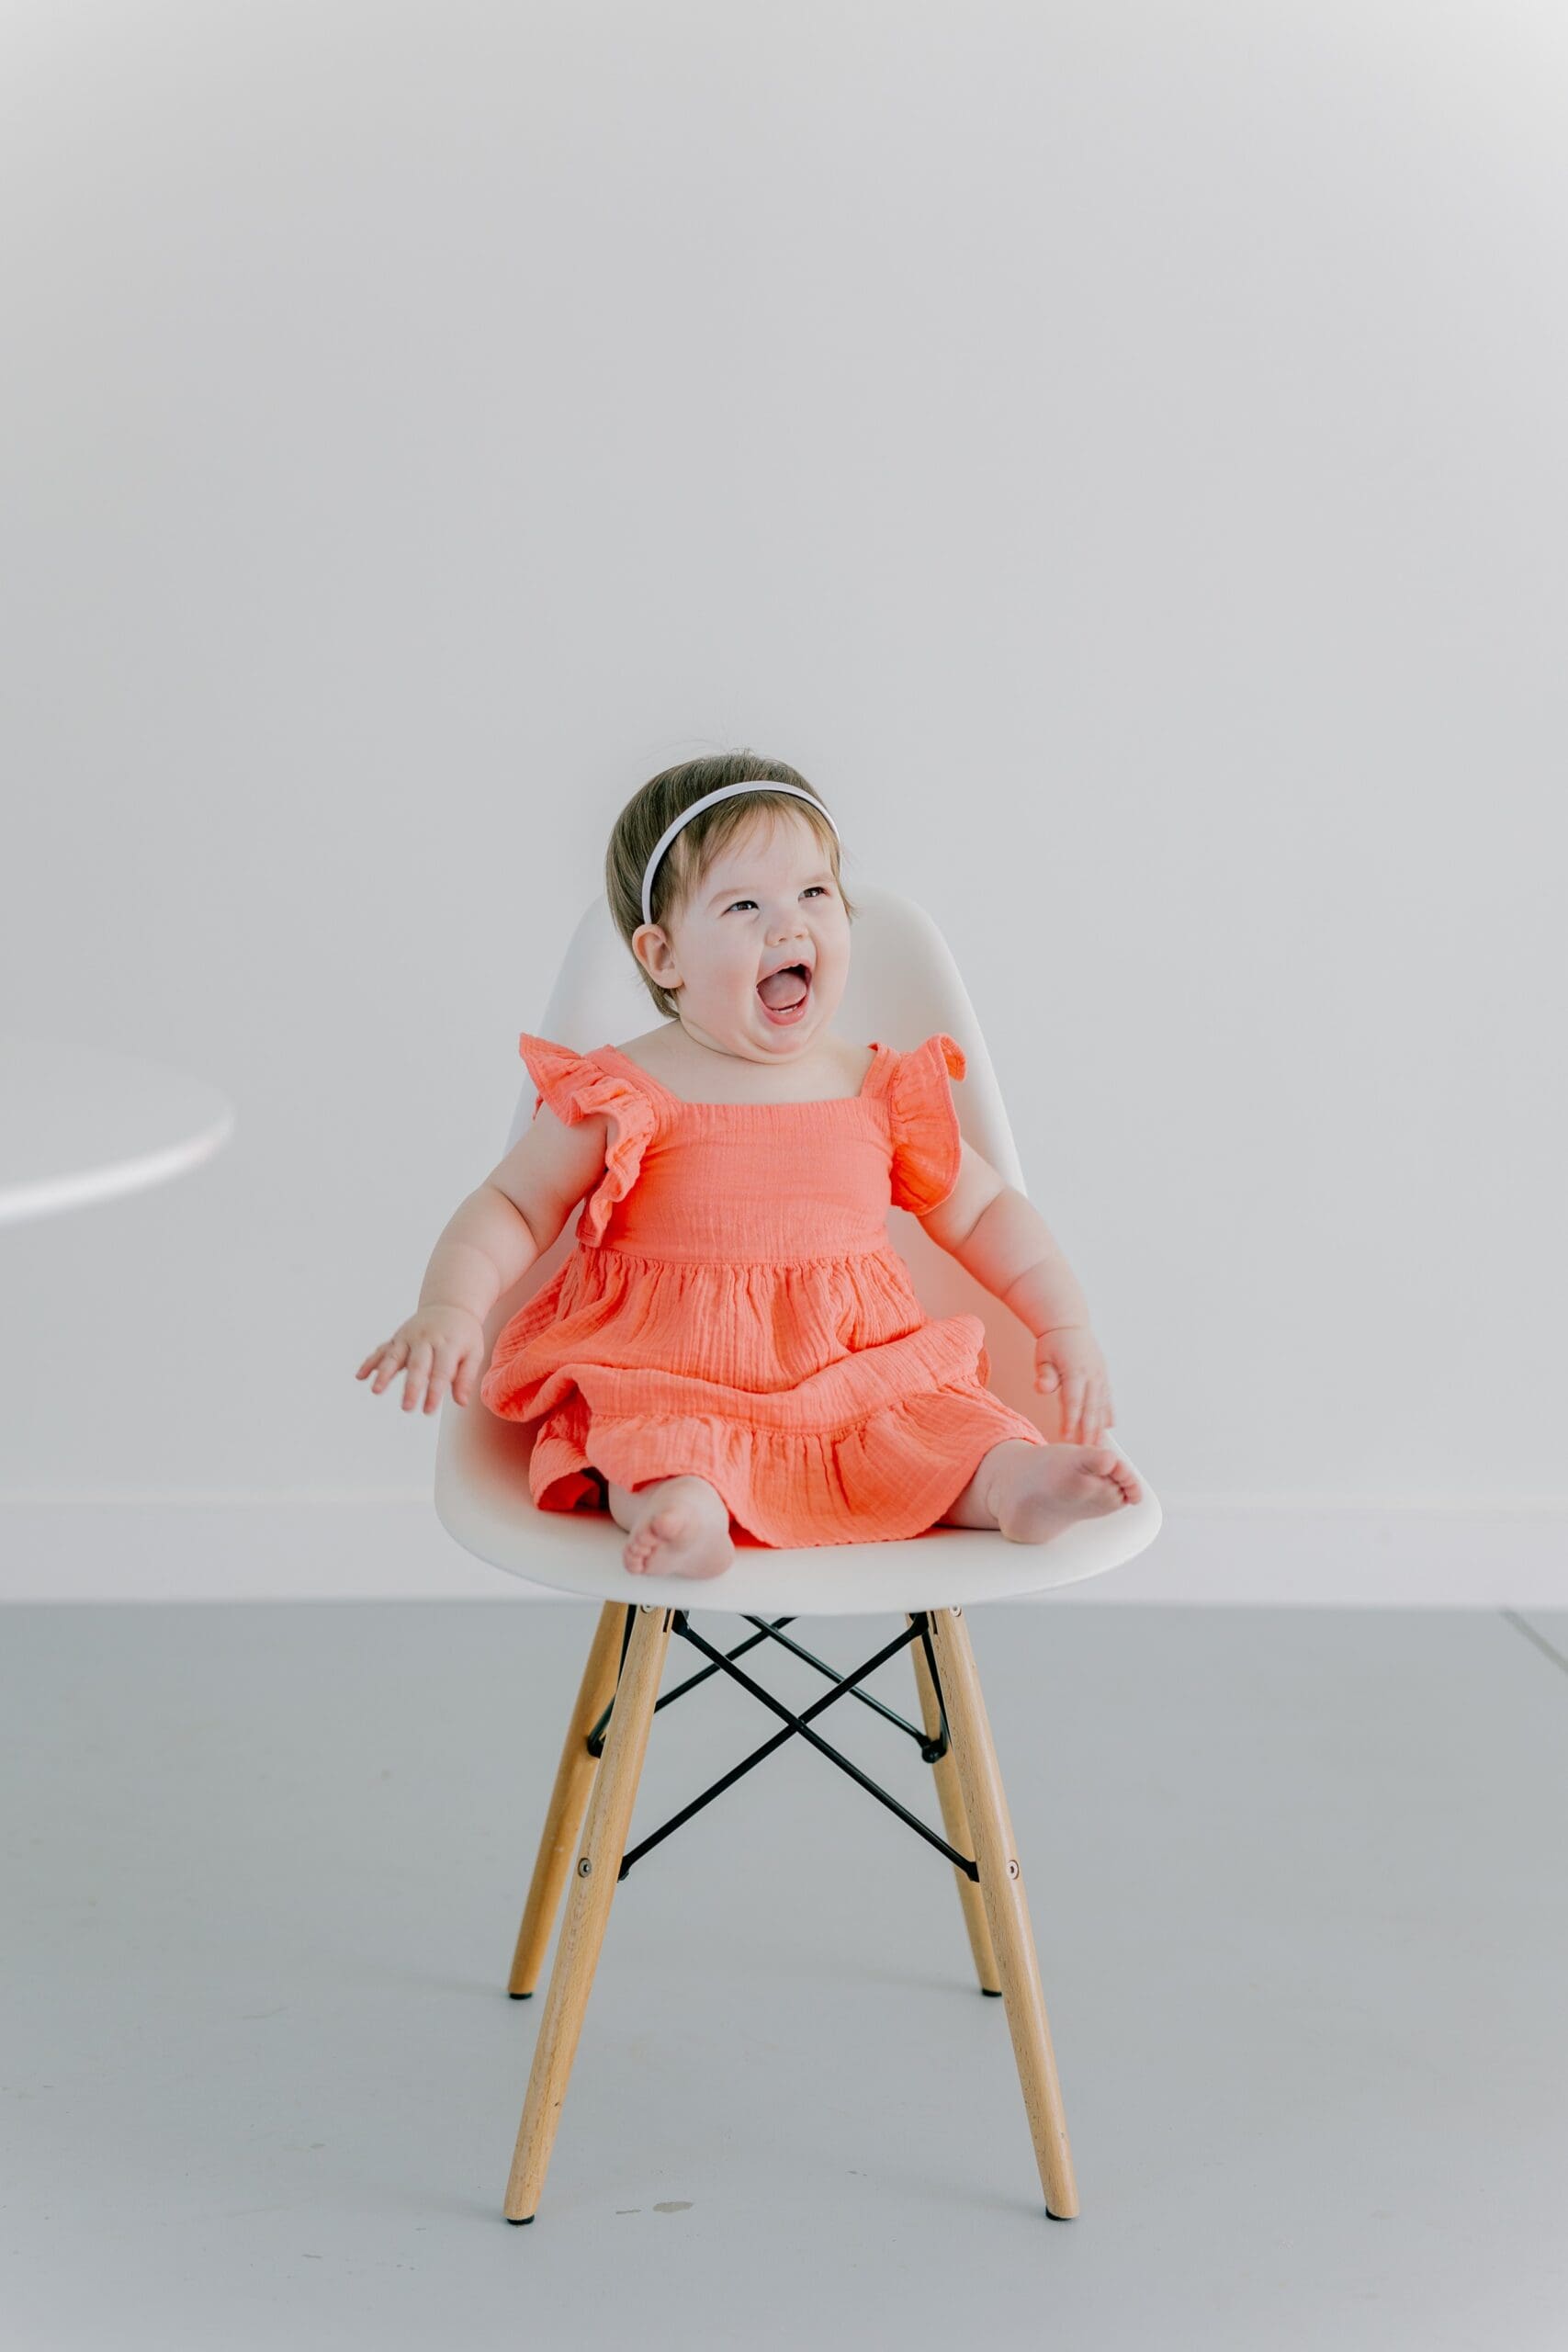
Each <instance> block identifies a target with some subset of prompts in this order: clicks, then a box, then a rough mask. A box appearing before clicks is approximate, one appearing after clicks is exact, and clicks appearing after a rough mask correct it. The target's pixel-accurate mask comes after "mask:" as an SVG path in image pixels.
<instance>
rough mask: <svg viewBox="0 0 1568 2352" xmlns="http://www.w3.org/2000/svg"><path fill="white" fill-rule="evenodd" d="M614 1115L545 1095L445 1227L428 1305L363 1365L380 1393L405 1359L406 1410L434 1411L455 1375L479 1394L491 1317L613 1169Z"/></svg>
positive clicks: (468, 1391) (459, 1390)
mask: <svg viewBox="0 0 1568 2352" xmlns="http://www.w3.org/2000/svg"><path fill="white" fill-rule="evenodd" d="M608 1134H609V1122H608V1120H607V1119H605V1118H604V1117H601V1116H590V1117H588V1118H584V1119H580V1120H578V1121H577V1122H576V1123H575V1124H570V1125H569V1124H568V1123H567V1121H565V1120H563V1119H559V1118H558V1117H557V1115H556V1114H555V1113H554V1112H553V1111H552V1110H551V1109H550V1106H549V1104H548V1103H540V1105H539V1107H538V1110H537V1111H536V1114H535V1115H534V1120H533V1124H532V1125H530V1126H529V1128H528V1129H527V1131H526V1133H525V1134H524V1135H523V1136H520V1137H519V1138H518V1141H517V1142H516V1143H515V1144H514V1145H513V1148H512V1149H511V1151H509V1152H508V1153H507V1155H506V1157H505V1159H502V1160H501V1161H500V1162H499V1164H498V1165H497V1166H496V1167H494V1168H493V1169H491V1172H490V1174H489V1175H488V1176H487V1177H486V1178H485V1180H484V1182H483V1183H482V1184H480V1185H479V1186H478V1187H477V1188H476V1189H475V1190H474V1191H473V1192H471V1193H469V1194H468V1199H467V1200H466V1201H464V1202H463V1203H462V1204H461V1205H460V1206H459V1207H458V1209H457V1212H456V1213H455V1215H454V1216H452V1217H451V1218H450V1219H449V1221H448V1222H447V1224H446V1227H444V1229H443V1231H442V1233H441V1237H440V1238H439V1239H438V1241H437V1242H436V1244H435V1247H434V1250H432V1252H431V1257H430V1263H429V1265H428V1266H427V1267H426V1269H425V1275H424V1282H423V1285H422V1287H421V1290H420V1294H419V1305H418V1306H416V1307H415V1309H414V1312H413V1313H412V1315H411V1316H410V1317H409V1318H408V1321H407V1322H406V1323H403V1324H401V1325H400V1327H399V1329H397V1330H396V1331H395V1332H394V1333H393V1335H392V1337H391V1338H390V1339H389V1340H387V1341H385V1342H384V1344H383V1345H382V1346H380V1347H378V1348H373V1349H372V1350H371V1351H370V1353H369V1354H368V1355H367V1357H366V1359H365V1362H364V1363H362V1364H361V1365H360V1367H359V1369H358V1371H357V1372H356V1373H355V1375H354V1376H355V1379H356V1380H364V1379H365V1378H366V1377H367V1374H371V1373H374V1374H375V1377H374V1379H373V1380H372V1381H371V1384H370V1385H371V1391H372V1393H373V1394H374V1395H377V1396H378V1395H379V1394H380V1392H381V1390H382V1389H383V1388H385V1386H386V1385H387V1384H388V1382H389V1380H395V1379H396V1378H397V1375H398V1374H399V1373H400V1371H402V1369H403V1368H404V1366H405V1365H406V1366H407V1368H408V1377H407V1379H406V1380H405V1381H404V1383H403V1410H404V1412H405V1413H407V1412H412V1411H413V1409H414V1408H415V1407H416V1406H418V1405H420V1404H422V1403H423V1407H424V1409H425V1411H426V1412H427V1413H433V1412H434V1410H435V1408H436V1406H437V1405H438V1404H439V1403H440V1402H441V1398H442V1395H443V1392H444V1391H445V1389H446V1387H447V1385H448V1384H449V1385H450V1386H451V1390H452V1394H453V1397H455V1398H456V1400H457V1403H458V1404H459V1405H467V1404H468V1402H469V1401H470V1399H471V1398H472V1397H473V1394H474V1388H475V1384H476V1382H477V1379H478V1375H479V1367H480V1365H481V1364H482V1363H483V1362H484V1353H485V1338H484V1325H485V1317H487V1316H488V1315H489V1313H490V1311H491V1307H492V1306H494V1305H495V1302H496V1300H497V1299H498V1298H500V1297H501V1296H502V1294H503V1292H506V1291H509V1290H510V1289H511V1288H512V1287H513V1283H518V1282H520V1281H521V1280H522V1278H523V1276H524V1275H525V1273H526V1272H527V1271H528V1268H529V1267H530V1266H531V1265H532V1264H533V1263H534V1261H535V1260H536V1258H542V1257H543V1256H544V1254H545V1252H546V1250H547V1249H549V1247H550V1245H551V1243H552V1242H553V1241H555V1239H556V1238H557V1237H558V1234H559V1233H560V1230H561V1227H563V1226H564V1225H565V1223H566V1221H567V1218H568V1217H569V1216H570V1214H571V1212H572V1210H573V1209H574V1208H575V1207H576V1205H577V1204H578V1202H579V1201H581V1199H582V1197H583V1195H584V1193H588V1192H591V1191H592V1188H593V1186H594V1185H595V1184H596V1183H597V1182H598V1181H599V1179H600V1177H601V1176H602V1175H603V1174H604V1147H605V1143H606V1140H607V1137H608Z"/></svg>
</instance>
